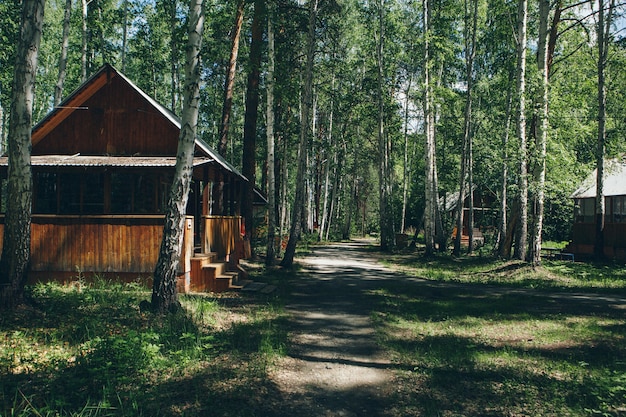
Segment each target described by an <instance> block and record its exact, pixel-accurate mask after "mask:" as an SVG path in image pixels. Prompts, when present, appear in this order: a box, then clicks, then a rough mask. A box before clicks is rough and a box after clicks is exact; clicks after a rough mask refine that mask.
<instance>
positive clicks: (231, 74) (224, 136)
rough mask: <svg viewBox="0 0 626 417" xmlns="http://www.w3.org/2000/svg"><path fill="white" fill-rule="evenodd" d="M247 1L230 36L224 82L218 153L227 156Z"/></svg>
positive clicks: (240, 2)
mask: <svg viewBox="0 0 626 417" xmlns="http://www.w3.org/2000/svg"><path fill="white" fill-rule="evenodd" d="M245 4H246V3H245V1H243V0H239V3H238V4H237V13H236V15H235V24H234V25H233V29H232V32H231V34H230V45H231V47H230V59H229V60H228V69H227V71H226V80H225V81H224V104H223V106H222V121H221V122H220V131H219V145H218V149H217V150H218V152H219V153H220V155H222V156H226V152H227V149H228V133H229V131H230V116H231V111H232V108H233V91H234V88H235V74H236V72H237V55H238V54H239V38H240V36H241V26H242V25H243V10H244V6H245Z"/></svg>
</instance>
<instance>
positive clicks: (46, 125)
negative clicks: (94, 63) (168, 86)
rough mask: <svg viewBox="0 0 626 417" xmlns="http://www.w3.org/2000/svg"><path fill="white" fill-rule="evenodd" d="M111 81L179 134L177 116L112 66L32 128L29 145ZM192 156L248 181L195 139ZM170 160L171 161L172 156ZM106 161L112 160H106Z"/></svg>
mask: <svg viewBox="0 0 626 417" xmlns="http://www.w3.org/2000/svg"><path fill="white" fill-rule="evenodd" d="M115 77H120V78H121V79H122V80H123V81H124V83H125V84H127V86H128V87H129V88H131V89H132V90H133V91H135V92H136V93H137V94H139V95H140V96H141V97H143V99H145V100H146V101H147V102H148V103H149V105H150V106H151V107H152V108H153V109H154V110H155V111H156V112H157V113H158V114H159V115H161V116H163V118H164V119H166V120H167V121H168V122H169V123H171V125H172V126H173V127H175V128H176V129H177V130H178V131H180V128H181V120H180V118H179V117H178V116H176V115H175V114H174V113H173V112H172V111H170V110H169V109H167V108H166V107H165V106H163V105H161V104H160V103H159V102H157V101H156V100H155V99H153V98H152V97H150V96H149V95H148V94H146V93H145V92H144V91H143V90H142V89H141V88H139V87H138V86H137V85H135V83H133V82H132V81H131V80H129V79H128V78H127V77H126V76H125V75H124V74H122V73H121V72H119V71H118V70H117V69H115V68H114V67H113V66H112V65H110V64H105V65H103V66H102V67H101V68H100V69H99V70H98V71H96V73H94V74H93V75H92V76H91V77H90V78H89V79H88V80H87V81H85V82H84V83H83V84H82V85H80V86H79V87H78V88H77V89H76V90H74V91H73V92H72V93H71V94H70V95H69V96H68V97H67V98H66V99H65V100H63V101H62V102H61V103H60V104H59V105H58V106H56V107H55V108H54V109H52V111H50V113H48V114H47V115H46V116H45V117H44V118H43V119H42V120H41V121H40V122H39V123H37V124H36V125H35V127H34V128H33V131H32V145H33V146H35V145H37V144H38V143H39V142H40V141H41V140H42V139H44V137H45V136H46V135H47V134H48V133H50V132H51V131H53V130H54V129H55V128H56V127H57V126H59V125H60V124H61V123H62V122H63V121H64V120H66V119H67V118H68V117H69V116H70V115H72V114H73V113H74V112H76V111H81V110H84V109H85V107H84V105H85V103H86V102H87V100H89V99H90V98H91V97H92V96H94V94H96V93H97V92H98V91H100V90H101V89H102V88H103V87H104V86H105V85H106V84H107V83H108V82H109V81H110V80H111V79H113V78H115ZM196 153H197V156H198V157H201V158H210V159H212V160H214V161H215V162H216V163H217V164H218V165H219V166H220V167H221V168H223V169H225V170H226V171H228V172H230V173H231V174H233V175H235V176H237V177H239V178H241V179H242V180H244V181H248V180H247V179H246V177H244V175H243V174H242V173H241V172H239V170H238V169H237V168H235V167H234V166H233V165H232V164H230V163H229V162H228V161H226V159H224V158H223V157H222V156H221V155H220V154H219V153H218V152H216V151H215V150H214V149H213V148H211V147H210V146H209V145H208V144H207V143H206V142H204V141H203V140H202V139H200V138H196ZM172 156H173V157H175V155H172ZM109 158H116V157H113V156H110V157H109ZM120 162H121V161H120Z"/></svg>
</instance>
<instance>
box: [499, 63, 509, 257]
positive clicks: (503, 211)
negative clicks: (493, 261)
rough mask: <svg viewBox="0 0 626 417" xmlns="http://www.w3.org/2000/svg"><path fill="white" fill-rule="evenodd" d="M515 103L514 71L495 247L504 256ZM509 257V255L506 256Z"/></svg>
mask: <svg viewBox="0 0 626 417" xmlns="http://www.w3.org/2000/svg"><path fill="white" fill-rule="evenodd" d="M512 104H513V72H512V71H511V73H510V74H509V88H508V91H507V99H506V115H505V117H506V121H505V123H504V132H503V134H502V174H501V175H502V182H501V185H500V217H499V219H498V239H497V242H496V245H495V247H496V248H497V253H498V256H500V257H502V258H504V257H505V255H506V251H507V249H506V247H505V246H506V245H505V243H506V236H507V233H508V231H507V224H508V219H507V209H508V208H507V194H508V192H507V191H508V190H507V189H508V176H509V153H508V149H507V148H508V146H509V132H510V130H511V114H512V107H513V106H512ZM506 257H507V258H508V256H506Z"/></svg>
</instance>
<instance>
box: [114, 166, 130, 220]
mask: <svg viewBox="0 0 626 417" xmlns="http://www.w3.org/2000/svg"><path fill="white" fill-rule="evenodd" d="M134 177H135V175H132V174H124V173H118V172H113V173H111V213H113V214H129V213H132V212H133V179H134Z"/></svg>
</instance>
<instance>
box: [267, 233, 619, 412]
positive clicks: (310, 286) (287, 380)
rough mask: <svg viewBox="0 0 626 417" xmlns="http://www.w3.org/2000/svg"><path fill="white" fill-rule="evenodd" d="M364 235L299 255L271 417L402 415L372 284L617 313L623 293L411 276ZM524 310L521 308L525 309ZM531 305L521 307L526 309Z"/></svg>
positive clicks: (539, 307)
mask: <svg viewBox="0 0 626 417" xmlns="http://www.w3.org/2000/svg"><path fill="white" fill-rule="evenodd" d="M370 244H371V242H369V241H361V242H359V241H356V242H350V243H341V244H334V245H328V246H321V247H317V248H315V250H314V251H313V253H312V254H310V255H309V256H307V257H306V258H304V259H301V260H300V263H301V264H302V265H303V269H302V271H301V272H299V273H298V275H299V276H298V278H297V279H294V280H292V283H291V285H292V287H291V295H290V296H289V298H288V300H287V304H286V309H287V312H288V313H289V315H290V317H291V319H290V323H289V328H288V330H289V332H290V342H291V345H290V350H289V352H288V353H287V356H286V357H284V358H282V359H280V362H279V363H278V364H277V366H276V367H275V371H274V373H273V375H272V376H271V379H272V383H273V385H274V386H273V388H275V389H276V391H277V392H276V393H277V394H278V395H277V399H276V402H275V403H273V404H271V405H269V404H268V406H269V407H270V408H271V409H272V411H271V414H272V416H276V417H283V416H285V417H286V416H297V417H330V416H332V417H335V416H347V417H352V416H381V417H384V416H388V417H396V416H399V415H403V412H402V411H401V410H402V409H401V408H398V403H399V402H401V398H402V396H403V393H402V388H401V386H400V385H399V384H400V382H399V381H396V380H395V376H394V369H397V368H398V367H399V366H402V365H401V364H397V363H392V361H391V360H390V359H389V358H388V357H387V356H386V354H385V352H384V351H383V350H381V348H380V347H379V346H378V344H377V340H376V339H377V337H376V332H375V330H374V326H373V323H372V322H371V319H370V313H371V310H372V308H374V306H373V305H372V300H374V299H375V298H376V297H375V296H373V295H372V290H375V289H380V288H385V287H386V286H387V285H388V284H390V283H391V284H393V281H397V280H403V281H405V282H406V281H411V282H412V283H413V284H415V285H416V286H419V288H420V293H421V294H422V295H425V296H428V297H435V298H437V297H438V298H441V297H442V296H443V294H450V296H451V297H452V296H454V295H455V294H456V295H458V294H462V295H463V297H464V298H467V297H472V296H476V297H479V298H484V297H485V296H489V297H490V296H493V297H495V298H498V297H501V296H504V295H516V294H518V295H520V296H526V297H529V299H530V298H532V299H534V300H535V301H534V302H532V305H529V306H528V309H532V311H533V312H534V313H549V314H555V313H563V314H568V313H574V312H576V313H577V314H581V313H583V312H585V313H587V314H599V315H605V314H618V315H622V314H623V312H624V311H625V310H626V299H624V298H622V297H614V296H607V295H597V294H595V295H594V294H583V293H563V292H544V291H535V290H530V289H519V288H506V287H500V286H488V285H481V286H476V285H464V284H460V283H443V282H433V281H427V280H423V279H420V278H415V277H408V276H406V275H403V274H402V272H394V271H392V270H390V269H387V268H385V267H384V266H382V265H381V264H380V263H378V262H377V261H376V256H375V254H373V253H370V252H369V250H370V249H368V246H369V245H370ZM525 311H526V310H525ZM529 311H530V310H528V311H526V312H529Z"/></svg>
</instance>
